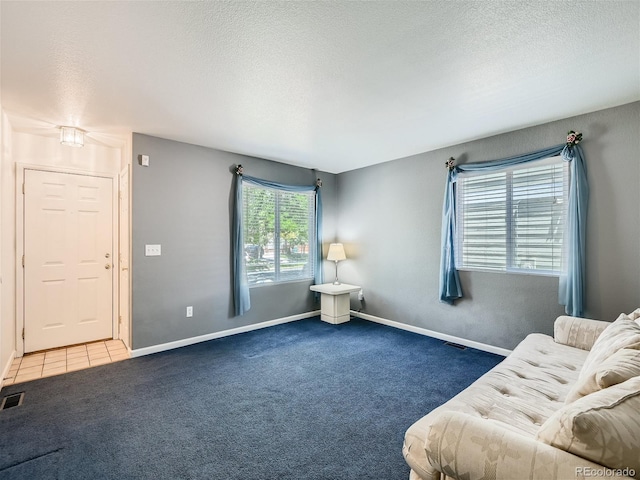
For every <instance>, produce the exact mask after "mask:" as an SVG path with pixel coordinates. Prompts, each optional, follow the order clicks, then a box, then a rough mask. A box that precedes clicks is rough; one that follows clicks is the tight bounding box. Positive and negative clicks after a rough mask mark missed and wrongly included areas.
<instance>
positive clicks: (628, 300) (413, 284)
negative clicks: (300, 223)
mask: <svg viewBox="0 0 640 480" xmlns="http://www.w3.org/2000/svg"><path fill="white" fill-rule="evenodd" d="M461 114H464V112H461ZM452 128H455V125H452ZM568 130H578V131H581V132H583V134H584V141H583V142H582V144H581V145H582V148H583V150H584V153H585V159H586V163H587V169H588V177H589V185H590V201H589V214H588V226H587V235H588V237H587V291H586V311H585V315H586V316H588V317H591V318H599V319H605V320H614V319H615V318H616V317H617V315H618V314H619V313H620V312H627V313H628V312H630V311H632V310H634V309H635V308H637V307H638V306H640V209H639V205H640V197H639V193H640V189H639V186H640V140H639V138H640V133H639V130H640V103H638V102H636V103H632V104H628V105H623V106H620V107H616V108H612V109H607V110H603V111H599V112H595V113H591V114H587V115H581V116H578V117H574V118H569V119H565V120H560V121H556V122H552V123H549V124H545V125H540V126H536V127H531V128H526V129H523V130H519V131H516V132H511V133H507V134H503V135H498V136H494V137H490V138H485V139H481V140H476V141H473V142H469V143H464V144H461V145H456V146H452V147H449V148H443V149H440V150H437V151H433V152H427V153H423V154H420V155H415V156H412V157H408V158H403V159H399V160H394V161H391V162H387V163H384V164H380V165H376V166H372V167H367V168H363V169H359V170H354V171H351V172H347V173H343V174H340V175H339V176H338V205H339V213H338V239H339V241H341V242H343V243H344V244H345V247H346V249H347V256H348V257H349V260H346V261H345V262H342V263H341V264H340V276H341V280H343V281H345V282H348V283H354V284H357V285H362V286H363V287H364V293H365V302H364V304H363V305H360V302H358V301H357V300H355V299H354V297H353V296H352V308H354V309H356V310H357V309H359V308H362V311H363V312H365V313H368V314H371V315H375V316H379V317H383V318H386V319H390V320H395V321H398V322H402V323H406V324H409V325H413V326H418V327H422V328H426V329H430V330H435V331H438V332H441V333H447V334H451V335H456V336H459V337H463V338H466V339H470V340H475V341H479V342H483V343H487V344H491V345H495V346H499V347H503V348H513V347H514V346H515V345H516V344H517V343H518V342H519V341H520V340H522V339H523V338H524V337H525V336H526V335H527V334H529V333H531V332H543V333H547V334H550V333H552V331H553V321H554V319H555V318H556V316H558V315H560V314H563V313H564V310H563V307H561V306H560V305H558V302H557V299H558V279H557V278H554V277H540V276H530V275H514V274H509V275H507V274H497V273H484V272H468V271H467V272H461V280H462V285H463V290H464V292H465V298H464V299H463V300H461V301H459V302H457V304H456V305H455V306H449V305H446V304H442V303H440V302H439V300H438V279H439V264H440V263H439V262H440V224H441V217H442V200H443V195H444V185H445V177H446V171H445V166H444V163H445V161H446V160H447V159H448V158H449V157H454V158H456V159H457V161H458V162H477V161H484V160H492V159H498V158H504V157H509V156H513V155H518V154H521V153H526V152H530V151H533V150H537V149H540V148H544V147H549V146H552V145H556V144H559V143H562V142H563V141H564V138H565V135H566V132H567V131H568ZM428 134H429V132H425V135H428Z"/></svg>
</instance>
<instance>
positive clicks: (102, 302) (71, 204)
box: [24, 169, 114, 353]
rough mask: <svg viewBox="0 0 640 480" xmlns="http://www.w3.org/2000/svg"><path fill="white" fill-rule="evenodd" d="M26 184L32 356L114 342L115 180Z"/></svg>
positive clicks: (34, 174) (43, 178) (49, 177)
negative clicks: (50, 350)
mask: <svg viewBox="0 0 640 480" xmlns="http://www.w3.org/2000/svg"><path fill="white" fill-rule="evenodd" d="M24 181H25V184H24V351H25V353H28V352H34V351H37V350H44V349H48V348H56V347H62V346H65V345H73V344H76V343H85V342H91V341H95V340H102V339H105V338H113V314H112V309H113V263H114V262H113V236H112V229H113V218H112V216H113V210H112V208H113V207H112V205H113V203H112V202H113V187H112V179H110V178H104V177H92V176H86V175H75V174H69V173H56V172H45V171H40V170H29V169H25V177H24Z"/></svg>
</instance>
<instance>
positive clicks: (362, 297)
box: [358, 290, 364, 301]
mask: <svg viewBox="0 0 640 480" xmlns="http://www.w3.org/2000/svg"><path fill="white" fill-rule="evenodd" d="M358 300H360V301H362V300H364V292H363V291H362V290H360V291H359V292H358Z"/></svg>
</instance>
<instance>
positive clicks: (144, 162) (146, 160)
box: [139, 155, 149, 167]
mask: <svg viewBox="0 0 640 480" xmlns="http://www.w3.org/2000/svg"><path fill="white" fill-rule="evenodd" d="M139 160H140V165H142V166H143V167H148V166H149V155H140V158H139Z"/></svg>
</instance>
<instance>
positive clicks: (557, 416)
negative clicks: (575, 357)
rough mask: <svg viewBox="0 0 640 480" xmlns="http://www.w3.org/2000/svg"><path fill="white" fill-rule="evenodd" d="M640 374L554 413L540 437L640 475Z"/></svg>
mask: <svg viewBox="0 0 640 480" xmlns="http://www.w3.org/2000/svg"><path fill="white" fill-rule="evenodd" d="M638 411H640V377H634V378H631V379H629V380H627V381H626V382H623V383H620V384H618V385H614V386H612V387H609V388H607V389H605V390H600V391H597V392H595V393H592V394H590V395H587V396H585V397H582V398H580V399H578V400H576V401H575V402H572V403H569V404H567V405H565V406H564V407H562V408H561V409H560V410H558V411H557V412H556V413H554V414H553V415H552V416H551V417H550V418H549V419H548V420H547V421H546V422H545V423H544V425H542V427H541V428H540V430H539V431H538V434H537V436H536V438H537V439H538V440H540V441H542V442H544V443H547V444H549V445H552V446H554V447H557V448H561V449H563V450H566V451H568V452H571V453H573V454H574V455H578V456H580V457H582V458H586V459H588V460H591V461H593V462H596V463H599V464H601V465H604V466H605V467H609V468H612V469H625V468H627V469H633V470H635V475H640V456H639V455H638V452H639V451H640V416H639V415H638Z"/></svg>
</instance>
